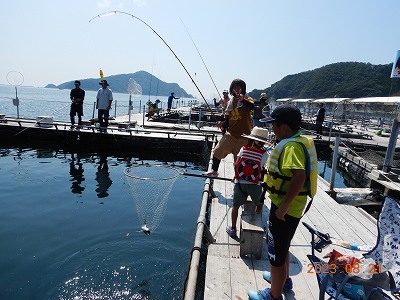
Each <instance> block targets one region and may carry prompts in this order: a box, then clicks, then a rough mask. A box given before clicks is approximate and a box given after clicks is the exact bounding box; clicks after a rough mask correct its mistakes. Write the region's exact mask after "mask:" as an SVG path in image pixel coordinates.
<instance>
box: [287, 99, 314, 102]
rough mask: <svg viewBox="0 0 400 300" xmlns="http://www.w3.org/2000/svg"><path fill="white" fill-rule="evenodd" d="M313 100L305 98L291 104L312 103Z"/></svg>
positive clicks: (294, 100) (295, 100)
mask: <svg viewBox="0 0 400 300" xmlns="http://www.w3.org/2000/svg"><path fill="white" fill-rule="evenodd" d="M313 100H314V99H312V98H305V99H293V100H292V101H291V102H296V103H307V102H312V101H313Z"/></svg>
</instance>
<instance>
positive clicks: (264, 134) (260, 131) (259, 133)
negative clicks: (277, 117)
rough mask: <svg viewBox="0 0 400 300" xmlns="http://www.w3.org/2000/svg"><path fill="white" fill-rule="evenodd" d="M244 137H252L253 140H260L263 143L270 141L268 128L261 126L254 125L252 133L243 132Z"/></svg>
mask: <svg viewBox="0 0 400 300" xmlns="http://www.w3.org/2000/svg"><path fill="white" fill-rule="evenodd" d="M242 137H245V138H248V139H252V140H256V141H260V142H263V143H269V141H268V129H264V128H261V127H257V126H256V127H253V129H252V130H251V133H250V135H247V134H242Z"/></svg>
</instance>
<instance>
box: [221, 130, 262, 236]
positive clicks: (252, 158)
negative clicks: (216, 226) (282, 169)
mask: <svg viewBox="0 0 400 300" xmlns="http://www.w3.org/2000/svg"><path fill="white" fill-rule="evenodd" d="M242 136H243V137H245V138H247V139H248V143H247V145H246V146H243V147H242V148H241V149H240V151H239V154H238V158H237V160H236V163H235V177H234V183H235V186H234V188H233V206H232V213H231V214H232V217H231V219H232V226H227V227H226V232H227V233H228V234H229V236H230V237H231V238H237V234H236V231H237V230H236V222H237V218H238V211H239V207H240V206H241V205H243V204H245V203H246V200H247V197H248V196H250V197H251V200H252V202H253V204H254V205H255V206H256V212H258V213H261V212H262V209H263V202H261V200H264V198H263V199H261V195H262V186H261V182H262V178H261V175H262V174H263V170H264V165H265V163H266V161H267V158H268V152H267V150H266V149H265V148H264V145H265V144H266V143H269V141H268V130H267V129H264V128H260V127H254V128H253V129H252V130H251V133H250V135H246V134H243V135H242Z"/></svg>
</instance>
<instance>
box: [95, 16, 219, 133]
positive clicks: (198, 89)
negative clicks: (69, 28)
mask: <svg viewBox="0 0 400 300" xmlns="http://www.w3.org/2000/svg"><path fill="white" fill-rule="evenodd" d="M116 14H122V15H127V16H130V17H132V18H135V19H136V20H138V21H140V22H142V23H143V24H144V25H146V26H147V27H149V28H150V29H151V30H152V31H153V32H154V33H155V34H156V35H157V36H158V37H159V38H160V39H161V41H162V42H163V43H164V44H165V46H167V47H168V49H169V50H170V51H171V52H172V54H173V55H174V56H175V58H176V59H177V60H178V62H179V63H180V65H181V66H182V68H183V69H184V70H185V72H186V74H187V75H188V76H189V78H190V79H191V80H192V83H193V84H194V86H195V87H196V89H197V91H198V92H199V93H200V95H201V97H202V99H203V100H204V102H205V104H206V105H207V107H208V108H209V110H210V113H211V115H212V116H213V117H214V119H215V121H216V122H217V121H218V120H217V118H216V116H215V114H214V113H213V111H212V109H211V107H210V105H209V104H208V102H207V100H206V98H205V97H204V95H203V93H202V92H201V90H200V88H199V87H198V85H197V84H196V82H195V81H194V79H193V77H192V75H190V73H189V71H188V70H187V69H186V67H185V65H184V64H183V63H182V61H181V60H180V59H179V57H178V55H176V53H175V52H174V50H172V48H171V47H170V46H169V45H168V43H167V42H166V41H165V40H164V39H163V38H162V37H161V35H159V34H158V32H157V31H155V30H154V28H153V27H151V26H150V25H149V24H148V23H146V22H145V21H143V20H142V19H140V18H138V17H136V16H135V15H133V14H130V13H127V12H124V11H118V10H114V11H109V12H105V13H101V14H99V15H97V16H95V17H93V18H92V19H90V20H89V23H90V22H91V21H93V20H94V19H96V18H101V17H108V16H112V15H116ZM220 130H221V131H222V129H221V128H220Z"/></svg>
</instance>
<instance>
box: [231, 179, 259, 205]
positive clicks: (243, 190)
mask: <svg viewBox="0 0 400 300" xmlns="http://www.w3.org/2000/svg"><path fill="white" fill-rule="evenodd" d="M261 194H262V187H261V185H257V184H247V183H235V186H234V187H233V205H234V206H240V205H243V204H245V203H246V200H247V197H248V196H250V197H251V201H253V204H254V205H255V206H261V205H263V202H261V201H260V197H261Z"/></svg>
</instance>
